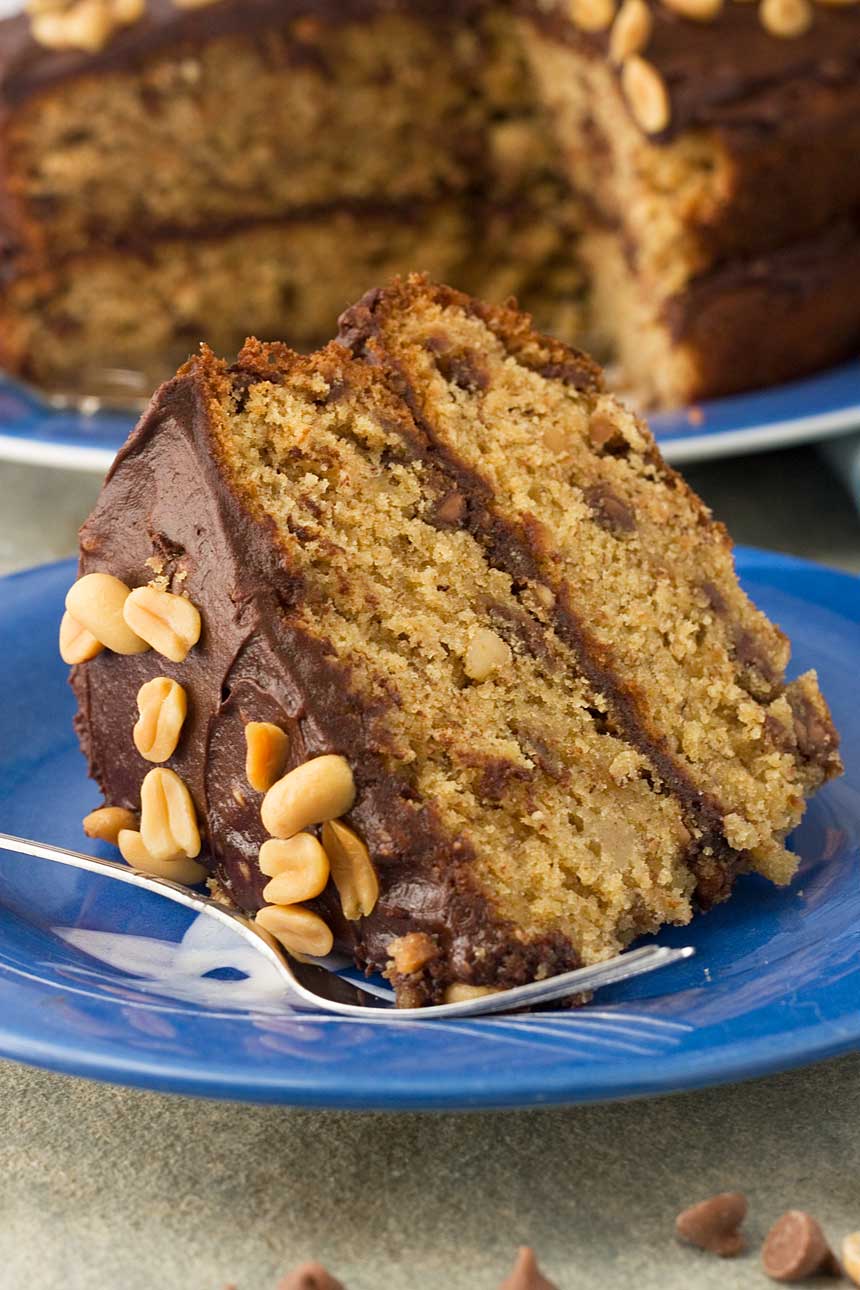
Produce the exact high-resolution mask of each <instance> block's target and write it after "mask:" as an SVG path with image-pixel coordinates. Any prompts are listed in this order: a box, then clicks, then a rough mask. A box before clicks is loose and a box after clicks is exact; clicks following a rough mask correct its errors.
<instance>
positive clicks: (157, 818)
mask: <svg viewBox="0 0 860 1290" xmlns="http://www.w3.org/2000/svg"><path fill="white" fill-rule="evenodd" d="M140 833H141V837H142V838H143V845H144V846H145V847H146V850H147V851H148V852H149V854H150V855H151V856H152V857H153V858H154V859H155V860H174V859H176V857H177V856H187V857H188V858H189V859H190V860H193V859H194V857H195V856H197V855H199V854H200V832H199V830H198V828H197V813H196V811H195V810H194V803H193V801H192V800H191V794H190V793H189V791H188V789H187V788H186V786H185V784H183V782H182V780H181V779H180V778H179V776H178V775H177V774H176V773H175V772H174V771H172V770H168V769H166V768H165V767H163V766H160V767H158V769H157V770H151V771H150V772H149V774H148V775H147V776H146V778H145V779H144V781H143V784H142V785H141V788H140Z"/></svg>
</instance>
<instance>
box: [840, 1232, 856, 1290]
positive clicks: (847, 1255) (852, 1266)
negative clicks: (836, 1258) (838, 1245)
mask: <svg viewBox="0 0 860 1290" xmlns="http://www.w3.org/2000/svg"><path fill="white" fill-rule="evenodd" d="M842 1266H843V1268H844V1269H845V1275H846V1276H847V1277H848V1278H849V1280H851V1281H853V1282H854V1284H855V1286H860V1232H851V1233H850V1235H848V1236H846V1237H845V1239H844V1241H843V1242H842Z"/></svg>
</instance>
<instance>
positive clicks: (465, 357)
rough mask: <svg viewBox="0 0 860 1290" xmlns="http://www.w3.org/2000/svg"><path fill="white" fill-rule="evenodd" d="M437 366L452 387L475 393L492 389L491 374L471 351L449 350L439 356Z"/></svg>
mask: <svg viewBox="0 0 860 1290" xmlns="http://www.w3.org/2000/svg"><path fill="white" fill-rule="evenodd" d="M436 366H437V368H438V369H439V371H440V372H441V374H442V375H443V376H444V378H445V380H446V381H448V382H449V384H451V385H456V386H457V387H458V389H461V390H467V391H468V392H469V393H475V391H477V390H488V389H489V388H490V373H489V372H488V371H487V369H486V367H485V366H484V364H483V363H482V362H481V360H480V358H479V357H478V355H477V354H475V353H474V352H473V351H472V350H471V349H460V350H449V351H447V352H446V353H443V354H439V355H438V356H437V358H436Z"/></svg>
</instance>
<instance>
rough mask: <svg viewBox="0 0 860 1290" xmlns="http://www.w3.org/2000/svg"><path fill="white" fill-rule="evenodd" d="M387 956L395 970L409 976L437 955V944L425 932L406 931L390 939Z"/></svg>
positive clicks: (401, 974)
mask: <svg viewBox="0 0 860 1290" xmlns="http://www.w3.org/2000/svg"><path fill="white" fill-rule="evenodd" d="M388 957H389V958H390V960H391V962H392V964H393V965H394V971H395V972H397V973H398V974H399V975H400V976H411V974H412V973H413V972H420V971H421V969H422V968H423V967H426V966H427V964H428V963H432V961H433V959H435V958H438V957H439V946H438V945H437V944H436V942H435V941H434V940H433V937H432V936H428V934H427V933H426V932H407V933H406V935H405V936H398V937H397V938H396V939H395V940H393V941H391V943H390V944H389V946H388Z"/></svg>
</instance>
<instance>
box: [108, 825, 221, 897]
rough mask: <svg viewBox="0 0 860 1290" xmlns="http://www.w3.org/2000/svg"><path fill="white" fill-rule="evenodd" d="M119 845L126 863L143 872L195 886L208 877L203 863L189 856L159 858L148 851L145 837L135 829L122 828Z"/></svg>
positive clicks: (118, 840) (187, 885)
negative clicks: (190, 858)
mask: <svg viewBox="0 0 860 1290" xmlns="http://www.w3.org/2000/svg"><path fill="white" fill-rule="evenodd" d="M117 845H118V846H119V849H120V852H121V854H122V858H123V860H125V862H126V864H130V865H131V867H132V869H139V870H140V871H141V873H149V874H152V875H153V877H155V878H169V879H170V880H171V882H180V883H184V884H185V886H186V887H194V886H196V884H197V883H198V882H202V881H203V879H204V878H205V877H206V870H205V868H204V867H203V865H202V864H197V862H196V861H195V860H189V859H188V857H187V856H184V855H175V856H168V857H167V859H158V858H157V857H156V856H154V855H152V854H151V853H150V852H149V851H147V849H146V847H145V846H144V843H143V838H142V837H141V835H140V834H139V833H138V832H136V831H135V830H133V829H122V830H121V832H120V835H119V837H118V839H117Z"/></svg>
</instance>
